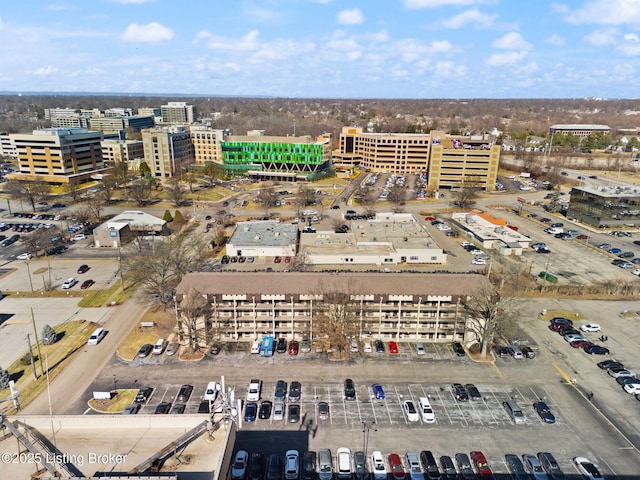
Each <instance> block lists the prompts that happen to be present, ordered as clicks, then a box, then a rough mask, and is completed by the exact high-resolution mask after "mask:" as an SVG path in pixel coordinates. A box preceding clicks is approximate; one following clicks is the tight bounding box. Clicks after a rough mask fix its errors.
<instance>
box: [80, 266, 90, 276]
mask: <svg viewBox="0 0 640 480" xmlns="http://www.w3.org/2000/svg"><path fill="white" fill-rule="evenodd" d="M88 271H89V265H85V264H82V265H80V266H79V267H78V273H80V274H82V273H86V272H88Z"/></svg>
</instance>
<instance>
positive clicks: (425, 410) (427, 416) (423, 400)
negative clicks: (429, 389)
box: [418, 397, 436, 423]
mask: <svg viewBox="0 0 640 480" xmlns="http://www.w3.org/2000/svg"><path fill="white" fill-rule="evenodd" d="M418 408H419V409H420V415H422V421H423V422H424V423H433V422H435V421H436V414H435V413H433V408H431V402H430V401H429V398H428V397H420V398H419V399H418Z"/></svg>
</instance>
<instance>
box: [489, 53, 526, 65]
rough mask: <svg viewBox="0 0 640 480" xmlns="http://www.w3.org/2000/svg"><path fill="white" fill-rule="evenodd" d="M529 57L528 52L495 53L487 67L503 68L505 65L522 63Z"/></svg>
mask: <svg viewBox="0 0 640 480" xmlns="http://www.w3.org/2000/svg"><path fill="white" fill-rule="evenodd" d="M526 56H527V52H524V51H510V52H500V53H494V54H493V55H491V56H490V57H489V58H488V59H487V60H486V63H487V65H490V66H492V67H503V66H505V65H513V64H516V63H519V62H521V61H522V60H524V59H525V58H526Z"/></svg>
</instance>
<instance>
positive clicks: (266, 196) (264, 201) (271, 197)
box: [257, 186, 278, 216]
mask: <svg viewBox="0 0 640 480" xmlns="http://www.w3.org/2000/svg"><path fill="white" fill-rule="evenodd" d="M257 197H258V201H259V202H260V204H261V205H262V210H263V211H264V214H265V216H266V215H268V214H269V212H270V211H271V208H272V207H273V206H274V205H275V204H276V200H278V194H277V193H276V190H275V188H274V187H273V186H270V187H266V188H263V189H262V190H260V193H258V195H257Z"/></svg>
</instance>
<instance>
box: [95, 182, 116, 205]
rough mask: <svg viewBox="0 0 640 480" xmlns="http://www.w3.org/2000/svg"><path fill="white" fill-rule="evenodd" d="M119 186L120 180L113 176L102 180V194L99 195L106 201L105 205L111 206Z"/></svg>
mask: <svg viewBox="0 0 640 480" xmlns="http://www.w3.org/2000/svg"><path fill="white" fill-rule="evenodd" d="M117 184H118V179H117V178H116V177H115V176H113V175H106V176H105V177H104V178H103V179H102V184H101V185H100V192H99V193H98V194H99V195H100V197H101V199H102V200H103V201H104V203H105V205H109V204H110V203H111V201H112V200H113V194H114V192H115V190H116V186H117Z"/></svg>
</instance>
